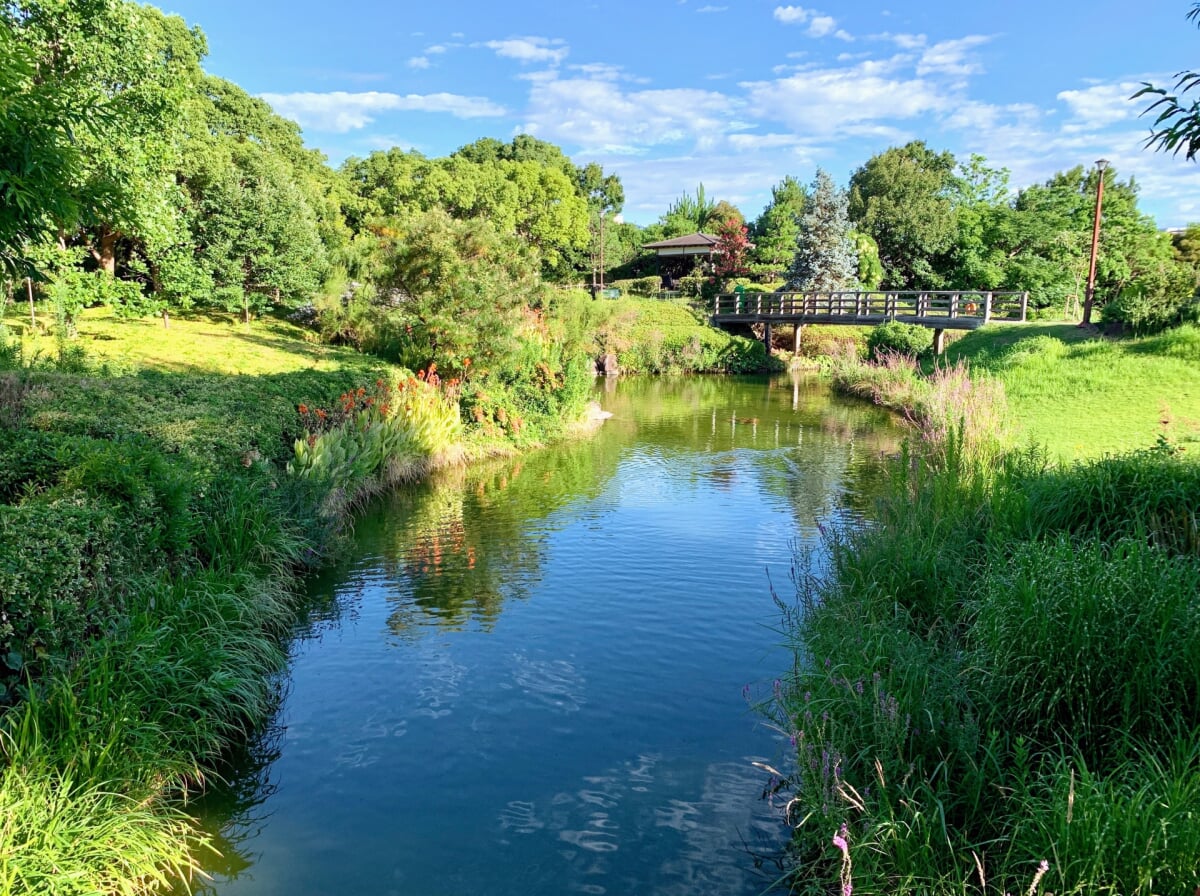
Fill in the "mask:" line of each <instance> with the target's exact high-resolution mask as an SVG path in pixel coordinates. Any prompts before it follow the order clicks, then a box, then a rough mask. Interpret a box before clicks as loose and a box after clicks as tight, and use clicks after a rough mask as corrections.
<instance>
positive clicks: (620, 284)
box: [608, 274, 662, 298]
mask: <svg viewBox="0 0 1200 896" xmlns="http://www.w3.org/2000/svg"><path fill="white" fill-rule="evenodd" d="M608 285H609V286H611V287H613V288H614V289H619V290H621V295H632V296H643V297H645V298H655V297H657V296H658V294H659V292H660V291H661V290H662V277H660V276H658V275H657V274H655V275H654V276H652V277H638V278H636V279H633V280H613V281H612V282H611V283H609V284H608Z"/></svg>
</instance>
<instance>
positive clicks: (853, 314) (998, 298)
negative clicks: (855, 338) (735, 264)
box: [712, 290, 1029, 330]
mask: <svg viewBox="0 0 1200 896" xmlns="http://www.w3.org/2000/svg"><path fill="white" fill-rule="evenodd" d="M1028 309H1029V293H1027V292H982V291H967V290H925V291H908V292H906V291H889V292H849V291H847V292H748V293H725V294H722V295H719V296H716V297H714V299H713V307H712V312H713V313H712V319H713V323H715V324H735V323H768V324H776V323H785V324H788V323H790V324H797V325H803V324H842V325H847V326H849V325H857V326H862V325H868V324H881V323H886V322H888V321H899V322H900V323H906V324H917V325H918V326H922V327H930V328H932V329H935V330H975V329H978V328H979V327H982V326H984V325H986V324H989V323H992V322H993V321H1023V320H1025V317H1026V314H1027V313H1028Z"/></svg>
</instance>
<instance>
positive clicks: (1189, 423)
mask: <svg viewBox="0 0 1200 896" xmlns="http://www.w3.org/2000/svg"><path fill="white" fill-rule="evenodd" d="M947 360H948V361H949V362H950V363H956V362H958V361H966V362H967V363H969V364H970V366H971V370H972V371H973V372H974V373H975V374H976V375H977V376H989V377H992V378H994V379H996V380H997V381H999V382H1000V383H1002V384H1003V385H1004V390H1005V393H1006V394H1007V396H1008V401H1009V405H1010V407H1011V409H1012V416H1013V420H1014V423H1015V424H1016V426H1017V427H1018V437H1019V438H1024V439H1031V440H1033V441H1036V442H1037V443H1038V444H1041V445H1044V446H1045V447H1046V449H1047V451H1049V453H1050V455H1051V457H1053V458H1054V459H1062V460H1068V461H1069V460H1075V459H1081V458H1092V457H1099V456H1100V455H1102V454H1104V453H1108V452H1116V451H1122V450H1126V449H1129V448H1145V447H1149V446H1151V445H1153V444H1154V443H1155V441H1156V440H1157V438H1158V436H1159V435H1160V434H1161V435H1163V436H1165V437H1166V438H1168V439H1169V440H1170V441H1172V442H1175V443H1177V444H1184V445H1186V444H1188V443H1197V444H1200V372H1198V371H1200V327H1196V326H1194V325H1192V326H1185V327H1180V328H1178V329H1175V330H1169V331H1167V332H1165V333H1162V334H1159V335H1157V336H1146V337H1140V338H1129V339H1101V338H1098V337H1096V336H1094V335H1091V334H1089V333H1088V332H1087V331H1084V330H1080V329H1079V328H1078V327H1076V326H1074V325H1071V324H1039V323H1035V324H1009V325H996V326H993V327H987V328H985V329H982V330H978V331H976V332H974V333H970V334H968V335H967V336H965V337H964V338H962V339H961V340H958V341H957V342H954V343H953V344H952V345H951V346H950V347H949V349H948V350H947Z"/></svg>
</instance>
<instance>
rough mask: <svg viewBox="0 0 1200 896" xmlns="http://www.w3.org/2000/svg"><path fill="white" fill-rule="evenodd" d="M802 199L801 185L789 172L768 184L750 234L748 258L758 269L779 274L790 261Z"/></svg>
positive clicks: (766, 272) (794, 249)
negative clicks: (767, 196)
mask: <svg viewBox="0 0 1200 896" xmlns="http://www.w3.org/2000/svg"><path fill="white" fill-rule="evenodd" d="M806 199H807V194H806V192H805V190H804V186H803V185H802V184H801V183H800V182H799V181H798V180H796V178H794V177H792V176H791V175H788V176H787V177H785V178H784V179H783V180H781V181H780V182H779V183H778V184H776V185H775V186H774V187H772V188H771V201H770V202H769V203H768V204H767V207H766V208H764V209H763V211H762V214H761V215H759V216H758V220H756V221H755V222H754V228H753V229H752V231H751V232H752V233H753V235H754V252H753V253H752V254H751V258H752V259H753V261H754V264H755V265H756V267H757V268H758V269H759V270H761V272H762V273H764V274H767V275H768V276H779V275H780V274H782V273H783V272H784V271H786V270H787V268H788V265H789V264H791V261H792V257H793V256H794V255H795V254H796V237H797V236H799V234H800V217H801V216H802V215H803V214H804V208H805V202H806Z"/></svg>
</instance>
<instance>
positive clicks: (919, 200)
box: [850, 140, 956, 289]
mask: <svg viewBox="0 0 1200 896" xmlns="http://www.w3.org/2000/svg"><path fill="white" fill-rule="evenodd" d="M955 167H956V163H955V160H954V156H953V155H952V154H951V153H949V152H943V153H935V152H934V151H933V150H931V149H929V148H928V147H927V146H926V145H925V144H924V143H923V142H921V141H919V140H916V141H913V142H912V143H909V144H907V145H905V146H902V147H892V148H891V149H888V150H885V151H884V152H882V153H880V154H879V155H876V156H873V157H872V158H871V159H869V160H868V161H867V163H866V164H865V165H863V166H862V167H861V168H859V169H858V170H857V171H855V172H854V174H853V176H851V178H850V220H851V221H853V222H854V225H855V227H856V228H857V229H858V230H861V231H863V232H864V233H868V234H870V235H871V236H872V237H873V238H874V239H875V242H876V243H877V244H878V245H879V258H880V260H881V261H882V263H883V270H884V279H883V284H884V286H886V287H888V288H889V289H929V288H936V287H937V286H939V285H941V284H942V282H943V279H944V278H943V275H942V272H941V270H940V267H941V265H942V263H943V260H944V259H943V256H944V255H945V253H946V252H948V251H949V250H950V248H951V247H952V246H953V244H954V237H955V234H956V220H955V209H954V205H953V201H952V199H953V195H954V192H955Z"/></svg>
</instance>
